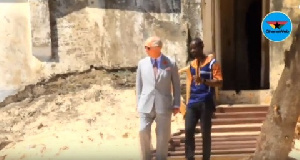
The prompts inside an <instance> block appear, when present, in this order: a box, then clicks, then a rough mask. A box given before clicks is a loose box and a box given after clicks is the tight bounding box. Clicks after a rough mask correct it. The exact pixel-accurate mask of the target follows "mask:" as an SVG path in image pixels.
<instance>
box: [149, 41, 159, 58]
mask: <svg viewBox="0 0 300 160" xmlns="http://www.w3.org/2000/svg"><path fill="white" fill-rule="evenodd" d="M145 50H146V52H147V54H148V55H149V56H150V57H151V58H158V57H159V56H160V55H161V48H160V47H153V46H152V44H151V43H149V44H147V45H145Z"/></svg>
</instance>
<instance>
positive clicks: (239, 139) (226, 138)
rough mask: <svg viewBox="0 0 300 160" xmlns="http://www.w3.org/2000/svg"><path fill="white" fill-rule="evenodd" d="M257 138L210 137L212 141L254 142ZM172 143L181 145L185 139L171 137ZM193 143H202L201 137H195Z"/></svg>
mask: <svg viewBox="0 0 300 160" xmlns="http://www.w3.org/2000/svg"><path fill="white" fill-rule="evenodd" d="M257 138H258V135H233V136H232V135H229V136H212V137H211V140H212V141H215V142H216V141H242V140H245V141H247V140H256V139H257ZM172 141H173V142H172V143H177V144H179V143H182V142H184V141H185V137H173V138H172ZM195 142H196V143H197V142H202V136H201V135H196V136H195ZM170 143H171V142H170Z"/></svg>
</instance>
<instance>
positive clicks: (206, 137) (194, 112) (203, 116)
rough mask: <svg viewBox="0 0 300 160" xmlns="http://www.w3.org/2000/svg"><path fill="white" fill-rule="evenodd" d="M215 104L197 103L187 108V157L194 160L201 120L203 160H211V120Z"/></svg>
mask: <svg viewBox="0 0 300 160" xmlns="http://www.w3.org/2000/svg"><path fill="white" fill-rule="evenodd" d="M212 105H213V103H210V102H209V103H197V104H193V105H192V106H190V107H187V112H186V116H185V157H186V158H187V159H188V160H194V159H195V158H194V156H195V129H196V125H197V124H198V122H199V120H200V126H201V133H202V148H203V150H202V151H203V152H202V153H203V160H209V159H210V154H211V119H212V115H213V111H214V110H213V109H212V108H213V106H212Z"/></svg>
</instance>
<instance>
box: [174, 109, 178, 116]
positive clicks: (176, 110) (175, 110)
mask: <svg viewBox="0 0 300 160" xmlns="http://www.w3.org/2000/svg"><path fill="white" fill-rule="evenodd" d="M177 113H179V108H174V109H173V116H175V115H176V114H177Z"/></svg>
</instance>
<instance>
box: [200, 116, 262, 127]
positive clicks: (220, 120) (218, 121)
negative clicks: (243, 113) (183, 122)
mask: <svg viewBox="0 0 300 160" xmlns="http://www.w3.org/2000/svg"><path fill="white" fill-rule="evenodd" d="M264 120H265V117H260V118H216V119H212V125H235V124H244V125H247V124H251V123H252V124H253V123H262V122H263V121H264ZM199 125H200V123H198V126H199Z"/></svg>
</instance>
